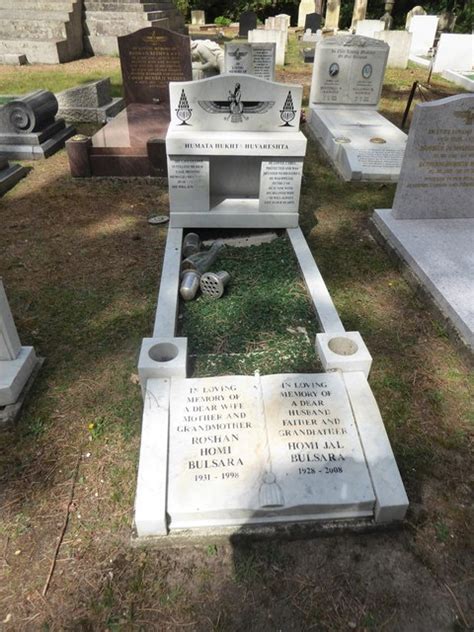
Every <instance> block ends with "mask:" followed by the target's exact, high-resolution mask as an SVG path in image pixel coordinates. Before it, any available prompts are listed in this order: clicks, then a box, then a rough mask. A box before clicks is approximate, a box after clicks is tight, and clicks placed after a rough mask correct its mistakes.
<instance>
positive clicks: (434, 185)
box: [373, 94, 474, 351]
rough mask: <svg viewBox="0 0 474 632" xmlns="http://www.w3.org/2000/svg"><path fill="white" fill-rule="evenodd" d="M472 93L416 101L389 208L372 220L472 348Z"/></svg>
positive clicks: (473, 184)
mask: <svg viewBox="0 0 474 632" xmlns="http://www.w3.org/2000/svg"><path fill="white" fill-rule="evenodd" d="M473 188H474V95H472V94H469V95H456V96H454V97H448V98H445V99H440V100H438V101H432V102H430V103H423V104H420V105H417V106H416V108H415V111H414V115H413V121H412V124H411V127H410V132H409V134H408V142H407V148H406V152H405V157H404V160H403V164H402V170H401V173H400V179H399V181H398V185H397V190H396V192H395V198H394V201H393V207H392V209H382V210H376V211H375V214H374V216H373V222H374V224H375V226H376V228H377V230H378V231H379V232H380V234H381V235H382V237H383V238H384V239H385V240H387V242H388V244H389V246H390V247H391V248H392V249H394V250H395V251H396V252H397V253H398V255H399V256H400V257H401V258H402V260H403V261H404V262H405V263H406V264H407V265H408V266H409V268H410V269H411V271H412V272H413V274H414V276H415V277H416V278H417V279H418V281H419V282H420V283H421V284H422V285H423V287H424V288H425V289H426V290H427V292H428V294H429V295H431V297H432V298H433V301H434V303H435V304H436V305H437V306H438V308H439V310H440V311H441V313H442V314H443V316H444V317H447V318H448V319H449V320H450V322H451V323H452V324H453V326H454V328H455V329H456V330H457V332H458V333H459V335H460V336H461V338H462V340H463V341H464V342H465V344H466V345H467V346H468V347H469V348H470V349H471V350H472V351H474V311H473V301H472V297H473V296H474V249H473V239H474V204H473V198H472V192H473Z"/></svg>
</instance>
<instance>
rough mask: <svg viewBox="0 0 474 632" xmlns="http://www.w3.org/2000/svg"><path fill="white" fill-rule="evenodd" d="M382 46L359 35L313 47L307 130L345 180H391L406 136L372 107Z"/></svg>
mask: <svg viewBox="0 0 474 632" xmlns="http://www.w3.org/2000/svg"><path fill="white" fill-rule="evenodd" d="M388 49H389V47H388V45H387V44H386V43H385V42H381V41H379V40H376V39H373V38H367V37H362V36H359V35H340V36H335V37H329V38H323V40H322V41H321V42H319V43H318V45H317V47H316V55H315V60H314V66H313V80H312V84H311V94H310V113H309V118H308V130H309V132H310V133H311V135H312V136H313V137H314V138H315V139H316V140H317V141H318V143H319V144H320V146H321V148H322V149H323V150H324V152H325V153H326V155H327V157H328V158H329V160H330V161H331V163H332V164H333V165H334V167H335V169H336V171H337V172H338V173H339V174H340V175H341V177H342V178H344V179H345V180H347V181H350V180H362V181H371V180H374V181H380V182H394V181H396V180H397V178H398V174H399V173H400V167H401V162H402V158H403V153H404V151H405V143H406V134H404V132H402V131H401V130H400V129H398V128H397V127H396V126H395V125H393V123H390V121H388V120H387V119H385V118H384V117H383V116H382V115H381V114H379V113H378V112H377V111H376V107H377V104H378V102H379V99H380V94H381V91H382V83H383V76H384V71H385V65H386V63H387V57H388Z"/></svg>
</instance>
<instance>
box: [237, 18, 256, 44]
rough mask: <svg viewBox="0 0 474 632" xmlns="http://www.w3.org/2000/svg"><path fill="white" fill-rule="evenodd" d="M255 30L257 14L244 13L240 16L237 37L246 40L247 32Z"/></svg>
mask: <svg viewBox="0 0 474 632" xmlns="http://www.w3.org/2000/svg"><path fill="white" fill-rule="evenodd" d="M256 28H257V14H256V13H255V12H254V11H244V12H243V13H241V14H240V20H239V37H245V38H247V36H248V34H249V31H252V30H253V29H256Z"/></svg>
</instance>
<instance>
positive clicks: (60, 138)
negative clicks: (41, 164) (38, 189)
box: [0, 125, 76, 160]
mask: <svg viewBox="0 0 474 632" xmlns="http://www.w3.org/2000/svg"><path fill="white" fill-rule="evenodd" d="M75 133H76V130H75V129H74V128H73V127H71V126H69V125H68V126H66V127H64V128H63V129H61V130H60V131H58V132H56V133H55V134H54V135H53V136H51V137H50V138H48V140H45V141H44V142H42V143H40V144H34V145H26V144H17V145H13V144H8V145H6V144H2V137H1V135H0V156H4V157H5V158H8V159H13V160H41V159H42V158H48V157H49V156H52V155H53V154H55V153H56V152H57V151H59V150H60V149H62V148H63V147H64V144H65V142H66V141H67V139H68V138H71V136H73V135H74V134H75ZM18 136H19V137H20V136H21V134H18Z"/></svg>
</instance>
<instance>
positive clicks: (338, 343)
mask: <svg viewBox="0 0 474 632" xmlns="http://www.w3.org/2000/svg"><path fill="white" fill-rule="evenodd" d="M328 347H329V348H330V349H331V351H332V352H333V353H337V355H343V356H349V355H354V353H357V351H358V350H359V347H358V346H357V344H356V343H355V342H354V341H353V340H351V339H350V338H344V337H343V336H337V338H331V340H330V341H329V342H328Z"/></svg>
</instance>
